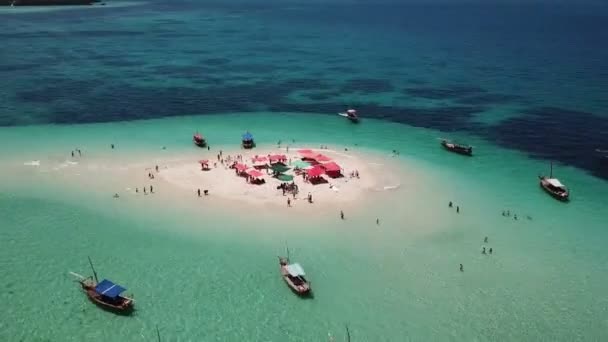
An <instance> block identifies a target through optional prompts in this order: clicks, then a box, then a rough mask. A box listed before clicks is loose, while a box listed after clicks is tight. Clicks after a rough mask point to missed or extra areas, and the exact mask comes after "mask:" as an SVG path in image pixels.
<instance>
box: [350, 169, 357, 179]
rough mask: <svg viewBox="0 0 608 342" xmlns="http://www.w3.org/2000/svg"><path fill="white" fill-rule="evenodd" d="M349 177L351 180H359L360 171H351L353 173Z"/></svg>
mask: <svg viewBox="0 0 608 342" xmlns="http://www.w3.org/2000/svg"><path fill="white" fill-rule="evenodd" d="M348 176H349V177H350V178H359V170H354V171H351V172H350V173H349V174H348Z"/></svg>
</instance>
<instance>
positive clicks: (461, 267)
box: [460, 264, 464, 272]
mask: <svg viewBox="0 0 608 342" xmlns="http://www.w3.org/2000/svg"><path fill="white" fill-rule="evenodd" d="M460 272H464V266H462V264H460Z"/></svg>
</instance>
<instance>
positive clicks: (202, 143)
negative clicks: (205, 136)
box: [192, 140, 207, 147]
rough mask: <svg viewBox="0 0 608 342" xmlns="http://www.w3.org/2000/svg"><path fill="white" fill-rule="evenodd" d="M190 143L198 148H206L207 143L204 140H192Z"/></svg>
mask: <svg viewBox="0 0 608 342" xmlns="http://www.w3.org/2000/svg"><path fill="white" fill-rule="evenodd" d="M192 142H194V145H196V146H198V147H207V142H206V141H205V140H203V141H200V140H193V141H192Z"/></svg>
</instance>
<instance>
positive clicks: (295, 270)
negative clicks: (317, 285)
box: [279, 248, 311, 297]
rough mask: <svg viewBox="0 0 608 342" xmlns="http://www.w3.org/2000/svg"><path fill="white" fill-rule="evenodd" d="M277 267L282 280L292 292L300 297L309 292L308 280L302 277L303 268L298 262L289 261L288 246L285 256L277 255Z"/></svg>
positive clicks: (303, 273) (303, 274)
mask: <svg viewBox="0 0 608 342" xmlns="http://www.w3.org/2000/svg"><path fill="white" fill-rule="evenodd" d="M279 267H280V269H281V276H283V280H285V283H286V284H287V286H289V288H290V289H291V290H292V291H293V292H294V293H296V294H298V295H299V296H302V297H304V296H308V295H310V294H311V289H310V282H309V281H308V280H306V278H304V276H305V275H306V273H305V272H304V268H302V266H301V265H300V264H298V263H293V264H292V263H290V260H289V248H288V249H287V257H279Z"/></svg>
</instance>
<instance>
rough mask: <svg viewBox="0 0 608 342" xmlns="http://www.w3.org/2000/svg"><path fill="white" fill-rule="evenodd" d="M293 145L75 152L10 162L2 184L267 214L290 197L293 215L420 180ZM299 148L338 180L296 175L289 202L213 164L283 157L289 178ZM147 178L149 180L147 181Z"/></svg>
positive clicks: (361, 155) (372, 161)
mask: <svg viewBox="0 0 608 342" xmlns="http://www.w3.org/2000/svg"><path fill="white" fill-rule="evenodd" d="M300 146H301V147H290V148H289V150H287V149H286V148H277V147H276V146H261V147H256V148H254V149H252V150H243V149H231V150H228V149H222V148H220V147H214V149H211V150H207V149H203V148H192V149H187V150H183V151H162V152H154V151H150V152H149V153H146V154H138V155H136V156H131V155H126V154H123V153H120V152H119V151H118V150H116V151H115V152H117V153H113V152H114V151H109V153H106V152H104V153H103V154H101V153H100V154H99V155H96V154H94V153H91V155H88V154H87V155H84V154H83V156H82V157H79V156H78V154H77V153H76V155H75V157H74V158H71V157H69V156H68V157H67V158H64V157H56V156H49V157H46V159H45V158H40V159H33V160H20V161H18V162H17V161H15V162H13V163H12V165H11V167H10V169H9V172H7V173H5V174H4V176H5V177H8V178H9V179H10V178H13V177H18V178H20V179H30V181H35V182H38V181H43V183H47V184H55V185H60V184H62V185H61V187H64V186H65V187H66V188H70V187H74V189H72V190H71V191H77V189H86V191H89V192H91V193H94V194H95V195H97V196H100V197H104V196H105V197H111V196H112V195H113V194H114V193H116V194H118V195H119V196H120V198H119V199H117V200H125V199H126V200H131V199H136V198H146V200H148V201H149V200H154V201H162V202H167V203H171V204H173V205H175V204H178V205H182V206H183V205H186V204H185V203H187V202H192V200H195V199H197V198H198V196H197V190H198V189H200V190H201V192H202V193H201V195H202V196H201V201H203V202H204V203H205V204H204V205H205V206H212V207H217V208H229V207H230V208H241V209H242V208H252V207H257V208H268V209H273V208H277V207H287V198H289V199H290V202H291V207H292V209H293V211H294V212H310V210H314V211H317V212H318V211H325V210H332V211H334V212H335V210H339V209H342V208H354V207H358V206H361V205H362V206H365V205H367V204H369V203H370V202H373V201H377V200H378V196H383V194H389V193H395V192H401V191H402V190H403V189H402V187H403V185H404V182H405V183H407V184H410V185H412V184H413V180H415V179H419V176H420V175H417V174H416V173H415V170H408V169H404V168H403V165H398V164H399V163H398V162H397V160H396V158H393V157H395V156H390V155H386V156H380V155H374V154H372V153H367V152H361V151H353V150H351V149H348V150H347V151H345V149H344V148H334V149H331V148H328V149H319V148H309V146H307V145H305V144H302V145H300ZM302 148H304V149H310V150H313V151H314V153H322V154H324V155H326V156H327V157H329V158H331V160H332V161H334V162H335V163H337V164H338V165H340V166H341V168H342V173H343V177H339V178H330V177H328V176H327V175H324V176H323V177H325V178H326V179H327V182H326V183H321V184H317V185H313V184H311V183H309V182H306V181H304V179H303V177H302V176H295V177H294V179H293V182H294V183H295V184H297V186H298V187H299V191H298V194H297V195H296V197H295V198H294V197H293V195H292V194H289V193H287V194H285V195H283V192H282V190H281V189H277V187H278V186H279V185H280V184H281V183H282V181H281V180H279V179H276V178H273V177H272V176H271V175H268V174H267V171H266V170H264V169H261V170H260V171H261V172H262V173H263V174H264V176H263V178H264V180H265V183H264V184H260V185H256V184H251V183H249V182H248V181H247V180H246V178H245V177H241V176H237V175H236V173H235V170H234V169H232V168H230V167H229V166H228V165H229V164H231V163H229V162H227V161H225V162H224V163H223V164H222V163H221V162H218V154H219V153H220V151H221V153H222V156H221V157H220V160H221V159H229V157H228V156H230V158H231V159H233V160H234V158H235V156H237V155H241V156H242V163H243V164H247V165H248V166H250V167H251V166H252V158H254V157H255V156H256V155H259V156H267V155H269V154H283V155H285V156H286V157H287V161H286V162H285V164H287V166H288V167H290V168H291V169H290V170H288V171H287V172H286V174H291V175H293V174H294V172H293V169H294V168H293V165H290V162H291V163H292V164H293V163H295V162H296V160H300V159H301V156H300V154H299V153H298V152H297V151H298V150H299V149H302ZM202 159H208V160H209V161H210V163H209V166H210V169H209V170H208V171H201V165H200V163H199V162H198V161H199V160H202ZM214 164H215V165H214ZM156 166H158V171H156ZM355 171H356V172H358V174H359V178H357V177H352V176H351V172H355ZM149 174H151V175H152V176H153V177H154V178H150V177H149ZM11 175H12V176H11ZM24 177H25V178H24ZM37 178H39V179H37ZM7 181H8V180H7ZM407 184H406V185H407ZM150 186H152V187H153V189H154V194H150ZM144 187H145V188H146V193H145V194H144V192H143V190H144ZM204 190H208V192H209V195H208V196H204V195H203V192H204ZM308 194H311V195H312V198H313V203H309V202H308V198H307V196H308Z"/></svg>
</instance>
